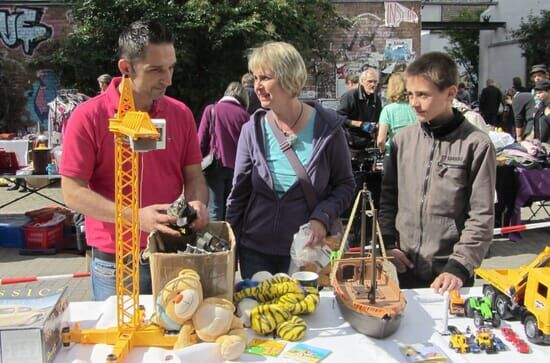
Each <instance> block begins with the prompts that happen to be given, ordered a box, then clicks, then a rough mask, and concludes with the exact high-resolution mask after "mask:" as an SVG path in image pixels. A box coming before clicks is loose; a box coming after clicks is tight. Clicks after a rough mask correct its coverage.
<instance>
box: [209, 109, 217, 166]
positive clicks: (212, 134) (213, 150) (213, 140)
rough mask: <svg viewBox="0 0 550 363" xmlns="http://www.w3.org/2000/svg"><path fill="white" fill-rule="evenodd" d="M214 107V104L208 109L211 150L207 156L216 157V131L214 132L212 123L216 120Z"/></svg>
mask: <svg viewBox="0 0 550 363" xmlns="http://www.w3.org/2000/svg"><path fill="white" fill-rule="evenodd" d="M215 107H216V104H215V103H214V104H213V105H212V108H211V109H210V145H212V148H211V150H210V152H209V154H213V155H214V156H215V155H216V131H215V130H214V125H215V124H214V121H215V119H216V112H215V110H214V108H215Z"/></svg>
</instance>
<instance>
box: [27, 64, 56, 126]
mask: <svg viewBox="0 0 550 363" xmlns="http://www.w3.org/2000/svg"><path fill="white" fill-rule="evenodd" d="M36 77H37V80H36V81H34V82H33V84H32V89H31V90H29V91H27V92H25V97H27V106H26V108H27V111H28V112H29V115H30V118H31V121H32V122H35V123H36V124H37V125H39V127H40V130H41V131H44V130H47V129H48V112H49V108H48V103H50V102H51V101H53V99H54V98H55V96H57V90H58V89H59V79H58V77H57V75H56V74H55V73H54V71H53V70H51V69H42V70H40V71H38V72H37V73H36Z"/></svg>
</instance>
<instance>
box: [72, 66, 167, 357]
mask: <svg viewBox="0 0 550 363" xmlns="http://www.w3.org/2000/svg"><path fill="white" fill-rule="evenodd" d="M109 121H110V122H109V130H110V131H111V132H112V133H114V136H115V228H116V294H117V296H116V299H117V300H116V301H117V326H116V327H113V328H109V329H85V330H81V329H80V324H79V323H76V324H75V326H74V327H73V329H69V328H64V329H63V344H64V345H68V344H69V343H83V344H110V345H113V346H114V347H113V351H112V353H111V354H109V355H108V356H107V357H106V362H109V363H112V362H122V361H123V360H124V358H125V357H126V356H127V355H128V353H129V352H130V350H131V349H132V347H134V346H156V347H164V348H172V347H173V346H174V344H175V342H176V339H177V335H164V330H163V329H162V328H160V327H158V326H156V325H153V324H150V323H146V322H145V320H144V313H145V311H144V308H143V307H142V306H140V305H139V223H138V222H139V219H138V218H139V216H138V210H139V185H138V176H139V172H138V170H139V165H138V158H137V151H148V150H151V149H153V148H154V146H152V145H155V142H154V141H155V140H157V139H158V138H159V136H160V135H159V132H158V131H157V130H156V128H155V126H154V125H153V122H152V121H151V118H150V117H149V115H148V114H147V113H146V112H138V111H135V106H134V98H133V95H132V88H131V85H130V81H129V79H128V78H127V77H123V79H122V91H121V95H120V101H119V105H118V112H117V117H116V118H114V119H110V120H109Z"/></svg>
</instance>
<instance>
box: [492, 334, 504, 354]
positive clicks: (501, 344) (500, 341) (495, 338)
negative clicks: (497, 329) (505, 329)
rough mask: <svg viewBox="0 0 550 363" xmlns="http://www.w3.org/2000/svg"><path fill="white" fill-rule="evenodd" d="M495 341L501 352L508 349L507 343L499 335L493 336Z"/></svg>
mask: <svg viewBox="0 0 550 363" xmlns="http://www.w3.org/2000/svg"><path fill="white" fill-rule="evenodd" d="M493 342H494V343H495V347H496V348H497V350H498V351H499V352H502V351H505V350H506V344H504V342H503V341H502V339H500V338H499V337H493Z"/></svg>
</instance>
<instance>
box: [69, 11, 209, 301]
mask: <svg viewBox="0 0 550 363" xmlns="http://www.w3.org/2000/svg"><path fill="white" fill-rule="evenodd" d="M118 46H119V60H118V69H119V70H120V72H121V73H122V74H123V75H124V76H125V77H128V78H129V79H128V81H129V82H130V84H131V87H132V93H133V96H134V103H135V108H136V110H137V111H143V112H147V113H149V115H150V117H151V118H156V119H165V120H166V148H165V149H164V150H153V151H149V152H145V153H142V154H140V155H139V163H140V174H141V175H140V180H139V183H140V194H141V195H140V198H139V199H140V204H139V214H138V218H139V228H140V230H141V233H140V239H139V241H140V247H141V248H145V246H146V245H147V235H148V234H149V233H150V232H152V231H159V232H162V233H166V234H170V235H173V236H179V232H178V231H175V230H173V229H172V228H170V227H169V226H168V224H171V223H175V222H176V218H175V217H173V216H168V215H167V214H166V210H167V208H168V207H169V206H170V204H171V203H172V202H174V201H175V200H176V199H177V198H178V197H179V196H180V195H181V194H182V190H183V194H184V196H185V198H186V200H187V202H188V203H189V205H190V206H191V207H192V208H194V209H195V210H196V211H197V219H196V220H195V221H194V222H193V223H192V227H193V228H196V229H200V228H203V227H204V226H206V224H207V223H208V211H207V210H206V204H207V203H208V187H207V186H206V182H205V180H204V176H203V174H202V170H201V160H202V156H201V151H200V149H199V144H198V141H197V130H196V128H195V120H194V119H193V114H192V113H191V110H190V109H189V108H188V107H187V106H186V105H185V104H183V103H182V102H179V101H177V100H175V99H173V98H170V97H167V96H165V92H166V89H167V88H168V86H170V84H171V83H172V74H173V72H174V68H175V65H176V52H175V49H174V37H173V34H172V33H171V32H170V31H169V30H168V29H166V28H165V27H164V26H163V25H162V24H160V23H157V22H154V21H136V22H133V23H132V24H130V25H129V26H128V27H126V28H125V29H124V30H123V31H122V33H121V34H120V36H119V40H118ZM121 83H122V78H120V77H117V78H114V79H113V80H112V82H111V84H110V85H109V87H108V88H107V90H106V91H105V92H104V93H102V94H100V95H98V96H96V97H94V98H92V99H90V100H88V101H86V102H84V103H82V104H80V105H78V106H77V108H76V109H75V110H74V111H73V113H72V114H71V117H70V122H69V123H68V125H67V131H66V133H65V138H64V142H63V154H62V157H61V167H60V174H61V175H62V177H61V185H62V192H63V198H64V200H65V203H66V204H67V206H68V207H69V208H71V209H73V210H75V211H77V212H79V213H82V214H84V215H85V216H86V217H85V218H86V221H85V225H86V240H87V244H88V245H89V246H90V247H91V248H92V262H91V267H90V271H91V281H92V296H93V299H94V300H105V299H106V298H107V297H109V296H111V295H115V293H116V283H115V282H116V278H115V246H116V237H115V224H114V222H115V203H114V198H115V147H114V137H113V134H112V133H111V132H110V131H109V119H110V118H112V117H113V115H115V113H116V111H117V108H118V104H119V99H120V92H121V87H122V84H121ZM139 280H140V281H139V288H140V293H142V294H151V271H150V268H149V265H148V264H143V263H140V266H139Z"/></svg>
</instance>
